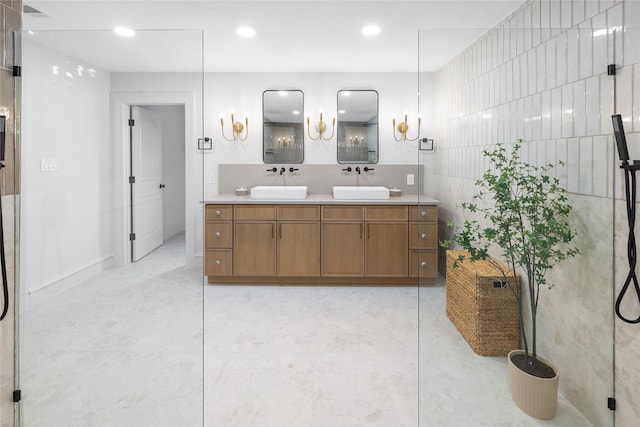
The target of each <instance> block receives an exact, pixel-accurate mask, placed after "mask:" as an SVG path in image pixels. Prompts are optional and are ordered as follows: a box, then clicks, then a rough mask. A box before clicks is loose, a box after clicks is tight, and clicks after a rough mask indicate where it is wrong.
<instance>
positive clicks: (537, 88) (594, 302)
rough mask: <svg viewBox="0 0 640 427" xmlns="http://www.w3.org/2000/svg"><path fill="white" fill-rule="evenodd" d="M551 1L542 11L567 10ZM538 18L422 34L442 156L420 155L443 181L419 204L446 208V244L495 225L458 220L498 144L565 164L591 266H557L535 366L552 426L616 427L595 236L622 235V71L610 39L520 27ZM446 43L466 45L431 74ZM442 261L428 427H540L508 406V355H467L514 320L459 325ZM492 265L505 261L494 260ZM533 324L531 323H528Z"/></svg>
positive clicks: (430, 334) (427, 290) (585, 260)
mask: <svg viewBox="0 0 640 427" xmlns="http://www.w3.org/2000/svg"><path fill="white" fill-rule="evenodd" d="M550 3H552V4H551V5H548V4H545V7H551V8H554V7H557V6H558V5H557V4H553V3H555V2H550ZM529 13H531V10H530V9H529V8H527V7H523V8H520V9H519V10H518V11H516V13H514V15H513V16H512V17H510V18H508V19H507V20H505V21H504V22H503V23H502V24H500V25H499V26H497V27H495V28H493V29H487V28H449V29H437V30H429V29H424V30H421V31H420V33H419V39H420V53H419V56H420V61H419V63H420V66H419V75H420V82H421V87H420V98H421V101H420V102H421V106H422V105H427V107H426V108H429V107H433V117H434V123H433V127H432V128H431V131H432V132H433V135H434V137H433V139H434V145H433V147H434V149H433V151H429V152H422V151H421V152H420V154H419V162H420V163H421V164H423V165H424V167H425V170H427V171H428V170H431V171H432V175H431V178H432V179H433V182H434V183H435V187H434V188H435V191H433V193H430V192H429V185H430V183H429V177H428V175H429V174H428V173H427V172H426V173H425V191H424V192H423V193H421V194H424V200H423V203H422V204H423V205H425V204H427V202H428V197H434V198H435V199H438V200H439V205H438V232H439V240H446V239H449V238H450V237H451V236H452V233H454V232H455V230H456V228H455V227H457V229H460V228H461V227H462V225H463V223H464V221H465V220H474V219H476V220H479V221H480V224H481V226H482V227H485V226H488V224H487V223H486V221H485V220H484V218H483V217H482V216H481V215H479V214H478V215H473V214H472V213H469V212H465V211H463V210H462V209H461V208H460V205H461V203H463V202H476V201H477V199H473V196H474V195H475V194H477V193H478V192H479V188H478V187H477V186H476V185H475V182H476V180H477V179H480V178H481V177H482V175H483V173H484V172H485V171H486V170H487V169H488V168H489V163H488V161H487V159H486V157H485V155H484V154H483V152H484V150H489V151H491V150H493V149H494V148H495V145H496V144H497V143H503V144H505V145H506V147H507V148H508V149H509V148H510V147H512V146H513V144H514V143H515V142H517V140H518V139H522V149H521V152H520V155H521V158H522V160H523V161H524V162H527V163H530V164H532V165H535V166H542V165H545V164H555V165H557V166H556V167H555V168H554V169H553V170H552V171H551V177H552V178H558V180H559V183H560V185H561V186H562V187H563V188H566V189H567V191H568V193H567V196H568V201H569V203H570V204H571V206H572V207H573V211H572V213H571V216H570V219H569V222H570V224H571V227H572V228H573V229H574V230H575V231H576V237H575V240H574V242H573V243H574V244H575V245H576V246H577V247H578V248H579V249H580V250H581V251H582V255H581V256H579V257H576V258H573V259H570V260H567V261H563V262H562V263H560V264H558V265H557V266H555V267H554V268H553V270H552V272H550V274H549V276H548V280H549V283H555V284H556V286H555V287H554V288H553V289H546V287H544V286H543V288H541V290H540V299H539V312H538V319H537V325H538V332H537V334H538V335H537V337H538V354H540V355H543V356H545V357H547V358H548V359H550V360H552V361H553V363H554V364H555V365H556V366H557V367H558V368H559V371H560V389H559V397H558V411H557V415H556V417H555V418H554V419H553V420H552V421H550V423H552V425H562V426H569V425H571V426H573V425H575V426H580V425H602V426H612V425H613V416H612V412H611V411H610V410H609V409H608V408H607V406H606V402H607V398H608V397H610V396H613V391H614V390H613V344H614V343H613V315H612V306H613V303H612V300H611V296H612V289H613V278H612V276H611V274H612V271H613V257H612V254H611V249H610V245H609V243H606V244H603V242H602V241H601V240H600V238H599V237H598V236H597V235H598V234H599V233H600V232H594V230H600V231H601V232H602V235H604V236H607V238H609V236H611V235H613V234H614V233H613V231H614V228H613V223H614V213H613V209H612V206H613V203H612V202H613V200H612V197H613V194H614V188H615V181H616V179H615V166H614V165H615V162H614V159H615V157H614V154H615V151H614V146H613V144H612V139H611V138H610V137H609V136H608V135H610V134H611V133H612V130H611V120H610V115H611V113H612V111H611V106H612V101H613V99H612V96H613V90H614V86H613V79H612V77H611V76H608V75H607V73H606V69H607V67H606V65H607V61H609V62H615V61H613V59H612V58H614V57H615V56H614V55H613V52H614V51H616V50H617V49H619V46H616V43H615V37H614V35H613V32H612V31H610V30H607V29H604V28H583V26H580V27H571V28H552V27H551V26H550V25H548V24H549V23H548V22H547V24H542V25H540V24H538V25H534V26H529V25H526V26H523V25H522V22H523V20H522V17H523V14H524V16H529V15H528V14H529ZM529 17H530V16H529ZM538 18H539V17H538ZM547 18H548V16H547ZM587 27H588V26H587ZM442 40H447V41H448V42H449V43H452V44H454V43H457V46H458V49H457V50H458V51H459V52H460V54H458V55H457V56H455V57H453V58H449V59H448V60H447V61H444V63H441V64H439V65H437V66H434V63H437V61H438V53H439V52H440V49H439V44H440V43H441V41H442ZM431 84H433V86H431ZM432 194H433V196H432ZM487 197H489V196H487ZM449 222H452V223H453V224H455V226H454V228H452V227H450V226H448V223H449ZM607 238H605V239H604V240H606V241H607V242H609V240H607ZM445 255H446V251H445V249H444V248H441V249H440V252H439V263H438V269H439V274H440V276H439V280H438V281H437V283H436V286H421V287H420V408H421V412H420V414H421V418H420V425H425V426H427V425H432V424H434V423H438V425H462V424H468V423H469V422H471V421H473V422H474V423H477V424H478V425H485V424H500V423H505V422H509V423H514V424H518V425H534V424H535V422H537V421H536V420H535V419H533V418H531V417H529V415H526V414H525V413H524V412H522V411H521V410H520V409H519V408H517V407H516V406H515V404H514V403H513V402H512V399H511V391H510V386H509V379H508V375H507V360H506V354H505V353H504V352H502V353H501V354H497V353H496V354H494V355H491V356H481V355H478V354H476V353H475V352H474V351H473V350H472V348H471V346H470V345H469V344H468V343H467V341H468V340H471V341H473V340H474V337H478V336H479V334H485V336H489V334H499V333H500V328H501V327H502V326H504V324H505V321H501V322H496V323H493V324H490V325H489V326H488V328H484V329H480V328H478V329H476V328H474V327H473V326H470V327H469V328H466V327H465V325H463V323H462V321H461V320H460V319H457V323H456V322H455V321H453V320H452V319H451V316H450V313H449V309H450V308H452V309H456V308H457V307H459V305H460V304H461V301H460V299H456V298H455V295H453V294H449V290H450V289H453V287H451V288H448V281H447V280H448V279H447V278H446V277H444V276H446V275H447V274H448V273H449V271H448V270H447V267H446V262H445ZM490 255H492V256H494V257H495V258H497V259H498V260H501V261H503V260H502V253H501V251H500V250H499V248H493V250H492V252H490ZM594 259H598V264H597V265H593V264H592V261H589V260H594ZM519 274H520V277H521V278H522V277H523V273H522V272H519ZM480 292H487V290H484V291H482V290H480ZM456 304H457V305H456ZM474 307H475V306H473V307H468V306H467V307H466V309H468V310H476V309H475V308H474ZM483 309H484V310H486V309H487V308H486V307H485V308H482V307H478V308H477V310H476V311H475V313H476V316H479V315H481V314H482V310H483ZM524 319H525V323H526V324H527V325H530V318H529V316H527V315H526V314H525V315H524ZM465 321H467V322H474V319H473V318H470V319H467V320H465ZM515 321H517V318H516V320H515ZM475 322H476V323H475V325H478V324H479V320H475ZM527 327H529V326H527ZM585 330H587V331H589V333H588V334H585V333H584V331H585ZM465 338H466V340H465ZM478 339H481V338H478ZM585 372H588V373H589V374H588V375H585ZM462 384H464V386H461V385H462ZM454 402H455V403H454ZM529 423H531V424H529Z"/></svg>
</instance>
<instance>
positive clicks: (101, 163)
mask: <svg viewBox="0 0 640 427" xmlns="http://www.w3.org/2000/svg"><path fill="white" fill-rule="evenodd" d="M22 80H23V107H22V117H23V121H22V129H23V134H22V136H23V139H22V172H21V179H22V188H23V194H22V209H21V213H22V217H21V227H22V228H21V244H20V246H21V251H22V252H21V264H22V268H21V291H22V292H23V295H22V298H21V300H22V302H23V303H24V304H25V305H24V306H23V308H28V307H29V306H30V304H31V303H35V302H36V301H35V300H36V299H38V298H42V299H46V298H48V297H51V296H53V295H54V294H55V292H57V291H59V290H62V289H64V288H65V287H66V286H71V285H73V284H75V283H76V282H77V281H78V280H81V278H82V277H83V275H84V274H87V273H88V272H90V271H101V270H102V269H104V268H106V267H108V265H109V262H110V258H111V257H112V255H113V222H112V215H113V203H112V200H113V194H112V192H113V186H112V181H113V175H112V155H111V148H110V137H109V93H110V80H109V74H108V73H106V72H104V71H102V70H99V69H96V68H95V67H93V66H91V65H90V64H86V63H83V62H81V61H78V60H76V59H74V58H70V57H67V56H64V55H62V54H59V53H57V52H54V51H52V50H50V49H45V48H42V47H41V46H39V45H37V44H34V43H33V42H30V41H29V40H26V39H25V40H24V44H23V77H22ZM43 159H44V160H46V159H49V161H50V162H52V163H55V166H56V168H57V170H55V171H49V172H43V171H42V160H43ZM54 284H57V285H59V286H51V285H54Z"/></svg>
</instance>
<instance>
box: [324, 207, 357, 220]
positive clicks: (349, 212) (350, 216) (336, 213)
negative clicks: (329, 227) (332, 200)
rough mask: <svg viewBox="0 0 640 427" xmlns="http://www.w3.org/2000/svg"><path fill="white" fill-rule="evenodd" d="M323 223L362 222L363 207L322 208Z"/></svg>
mask: <svg viewBox="0 0 640 427" xmlns="http://www.w3.org/2000/svg"><path fill="white" fill-rule="evenodd" d="M322 219H323V221H362V220H364V207H363V206H323V207H322Z"/></svg>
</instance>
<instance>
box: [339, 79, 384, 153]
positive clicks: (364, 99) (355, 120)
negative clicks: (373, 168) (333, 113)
mask: <svg viewBox="0 0 640 427" xmlns="http://www.w3.org/2000/svg"><path fill="white" fill-rule="evenodd" d="M338 163H378V92H376V91H375V90H341V91H339V92H338Z"/></svg>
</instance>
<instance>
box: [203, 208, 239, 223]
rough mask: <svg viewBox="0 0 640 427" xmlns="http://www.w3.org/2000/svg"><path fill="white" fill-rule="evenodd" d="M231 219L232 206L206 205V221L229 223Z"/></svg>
mask: <svg viewBox="0 0 640 427" xmlns="http://www.w3.org/2000/svg"><path fill="white" fill-rule="evenodd" d="M232 219H233V206H231V205H207V206H206V209H205V220H206V221H229V220H232Z"/></svg>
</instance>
